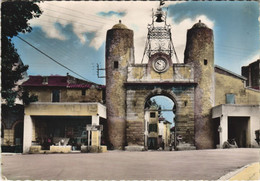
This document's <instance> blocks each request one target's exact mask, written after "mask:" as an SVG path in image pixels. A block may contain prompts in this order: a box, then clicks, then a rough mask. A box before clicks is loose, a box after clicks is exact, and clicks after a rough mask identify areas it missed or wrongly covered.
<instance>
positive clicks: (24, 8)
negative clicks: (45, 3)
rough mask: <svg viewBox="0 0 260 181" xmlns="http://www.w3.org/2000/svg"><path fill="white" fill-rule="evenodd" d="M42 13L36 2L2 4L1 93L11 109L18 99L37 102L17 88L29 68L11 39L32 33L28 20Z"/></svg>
mask: <svg viewBox="0 0 260 181" xmlns="http://www.w3.org/2000/svg"><path fill="white" fill-rule="evenodd" d="M41 13H42V11H41V10H40V8H39V7H38V5H36V4H35V3H34V2H27V1H17V2H3V3H2V4H1V27H2V30H1V37H2V39H1V48H2V50H1V52H2V57H1V58H2V60H1V68H2V69H1V72H2V74H1V80H2V89H1V93H2V98H3V99H5V100H6V103H7V105H8V106H9V107H12V106H13V105H14V102H15V99H16V98H17V97H18V98H22V99H25V101H28V100H32V101H33V100H35V98H34V96H33V97H31V96H29V94H25V95H24V93H23V92H22V89H21V87H17V86H16V83H17V82H18V81H19V80H21V79H23V76H24V75H25V73H26V71H27V69H28V66H27V65H23V63H22V61H21V59H20V56H19V55H18V53H17V50H16V49H15V47H14V44H13V43H12V42H11V38H12V37H13V36H17V35H18V33H20V32H22V33H26V32H30V31H31V30H32V28H31V27H30V26H29V24H28V20H30V19H32V18H37V17H39V16H40V15H41ZM26 96H27V97H26Z"/></svg>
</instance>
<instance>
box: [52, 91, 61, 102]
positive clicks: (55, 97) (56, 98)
mask: <svg viewBox="0 0 260 181" xmlns="http://www.w3.org/2000/svg"><path fill="white" fill-rule="evenodd" d="M52 102H60V90H53V91H52Z"/></svg>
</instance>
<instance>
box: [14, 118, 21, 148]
mask: <svg viewBox="0 0 260 181" xmlns="http://www.w3.org/2000/svg"><path fill="white" fill-rule="evenodd" d="M14 144H15V145H22V144H23V122H22V121H19V122H17V123H16V124H15V125H14Z"/></svg>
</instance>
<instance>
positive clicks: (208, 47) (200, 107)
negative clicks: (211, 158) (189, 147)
mask: <svg viewBox="0 0 260 181" xmlns="http://www.w3.org/2000/svg"><path fill="white" fill-rule="evenodd" d="M184 54H185V55H184V63H185V64H193V66H194V79H195V82H197V86H196V88H195V96H194V99H195V100H194V102H195V104H194V106H195V107H194V111H195V118H194V121H195V122H194V125H195V145H196V147H197V149H207V148H213V147H214V145H213V130H212V125H211V124H212V123H211V122H212V120H211V119H212V116H211V109H212V107H213V106H214V104H215V103H214V101H215V88H214V87H215V78H214V37H213V31H212V30H211V29H210V28H208V27H207V26H206V25H205V24H203V23H201V21H199V22H198V23H196V24H195V25H194V26H193V27H192V28H191V29H189V30H188V33H187V42H186V49H185V52H184Z"/></svg>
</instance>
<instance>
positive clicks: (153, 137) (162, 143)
mask: <svg viewBox="0 0 260 181" xmlns="http://www.w3.org/2000/svg"><path fill="white" fill-rule="evenodd" d="M175 110H176V105H175V103H174V101H173V100H171V99H170V98H168V97H167V96H164V95H155V96H152V97H150V98H149V99H147V101H146V103H145V130H144V132H145V134H144V135H145V139H144V140H145V143H144V145H145V147H146V149H148V150H170V149H172V147H174V144H175V142H174V140H175V133H174V126H175V121H174V118H175Z"/></svg>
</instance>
